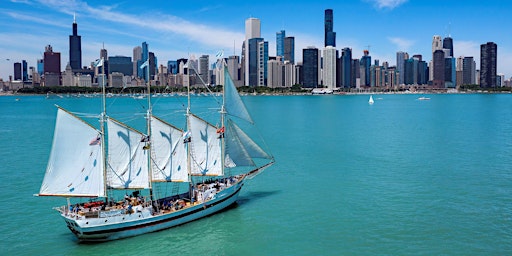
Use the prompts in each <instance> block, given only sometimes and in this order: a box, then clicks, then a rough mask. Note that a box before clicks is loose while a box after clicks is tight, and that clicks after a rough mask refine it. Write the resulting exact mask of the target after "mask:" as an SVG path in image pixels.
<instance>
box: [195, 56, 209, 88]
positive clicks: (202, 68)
mask: <svg viewBox="0 0 512 256" xmlns="http://www.w3.org/2000/svg"><path fill="white" fill-rule="evenodd" d="M209 66H210V56H209V55H201V57H199V70H198V71H199V76H200V77H201V79H202V82H204V83H205V84H209V83H210V81H209V79H208V78H209V76H208V73H209V71H210V68H209Z"/></svg>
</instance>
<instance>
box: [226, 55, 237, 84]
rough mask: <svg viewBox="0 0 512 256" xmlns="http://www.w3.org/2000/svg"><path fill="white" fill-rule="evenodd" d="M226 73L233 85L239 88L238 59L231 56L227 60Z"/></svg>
mask: <svg viewBox="0 0 512 256" xmlns="http://www.w3.org/2000/svg"><path fill="white" fill-rule="evenodd" d="M227 65H228V72H229V75H230V76H231V79H232V80H233V83H235V85H237V86H240V57H239V56H238V55H232V56H229V57H228V60H227Z"/></svg>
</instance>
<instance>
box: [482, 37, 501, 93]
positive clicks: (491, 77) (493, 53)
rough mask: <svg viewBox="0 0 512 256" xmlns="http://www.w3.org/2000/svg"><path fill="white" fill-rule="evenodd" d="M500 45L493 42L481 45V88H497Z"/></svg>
mask: <svg viewBox="0 0 512 256" xmlns="http://www.w3.org/2000/svg"><path fill="white" fill-rule="evenodd" d="M497 56H498V45H496V44H495V43H493V42H488V43H486V44H482V45H480V86H481V87H482V88H490V87H496V71H497V60H498V58H497Z"/></svg>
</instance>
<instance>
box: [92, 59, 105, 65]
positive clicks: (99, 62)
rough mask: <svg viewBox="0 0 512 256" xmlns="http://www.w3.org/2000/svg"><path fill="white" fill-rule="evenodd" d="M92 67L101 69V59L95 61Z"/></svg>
mask: <svg viewBox="0 0 512 256" xmlns="http://www.w3.org/2000/svg"><path fill="white" fill-rule="evenodd" d="M94 66H95V67H101V66H103V58H101V59H99V60H96V62H95V63H94Z"/></svg>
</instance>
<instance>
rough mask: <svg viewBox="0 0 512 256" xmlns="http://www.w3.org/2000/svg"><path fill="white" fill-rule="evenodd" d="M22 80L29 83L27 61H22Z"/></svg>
mask: <svg viewBox="0 0 512 256" xmlns="http://www.w3.org/2000/svg"><path fill="white" fill-rule="evenodd" d="M21 80H23V82H25V81H28V67H27V61H26V60H22V61H21Z"/></svg>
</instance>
